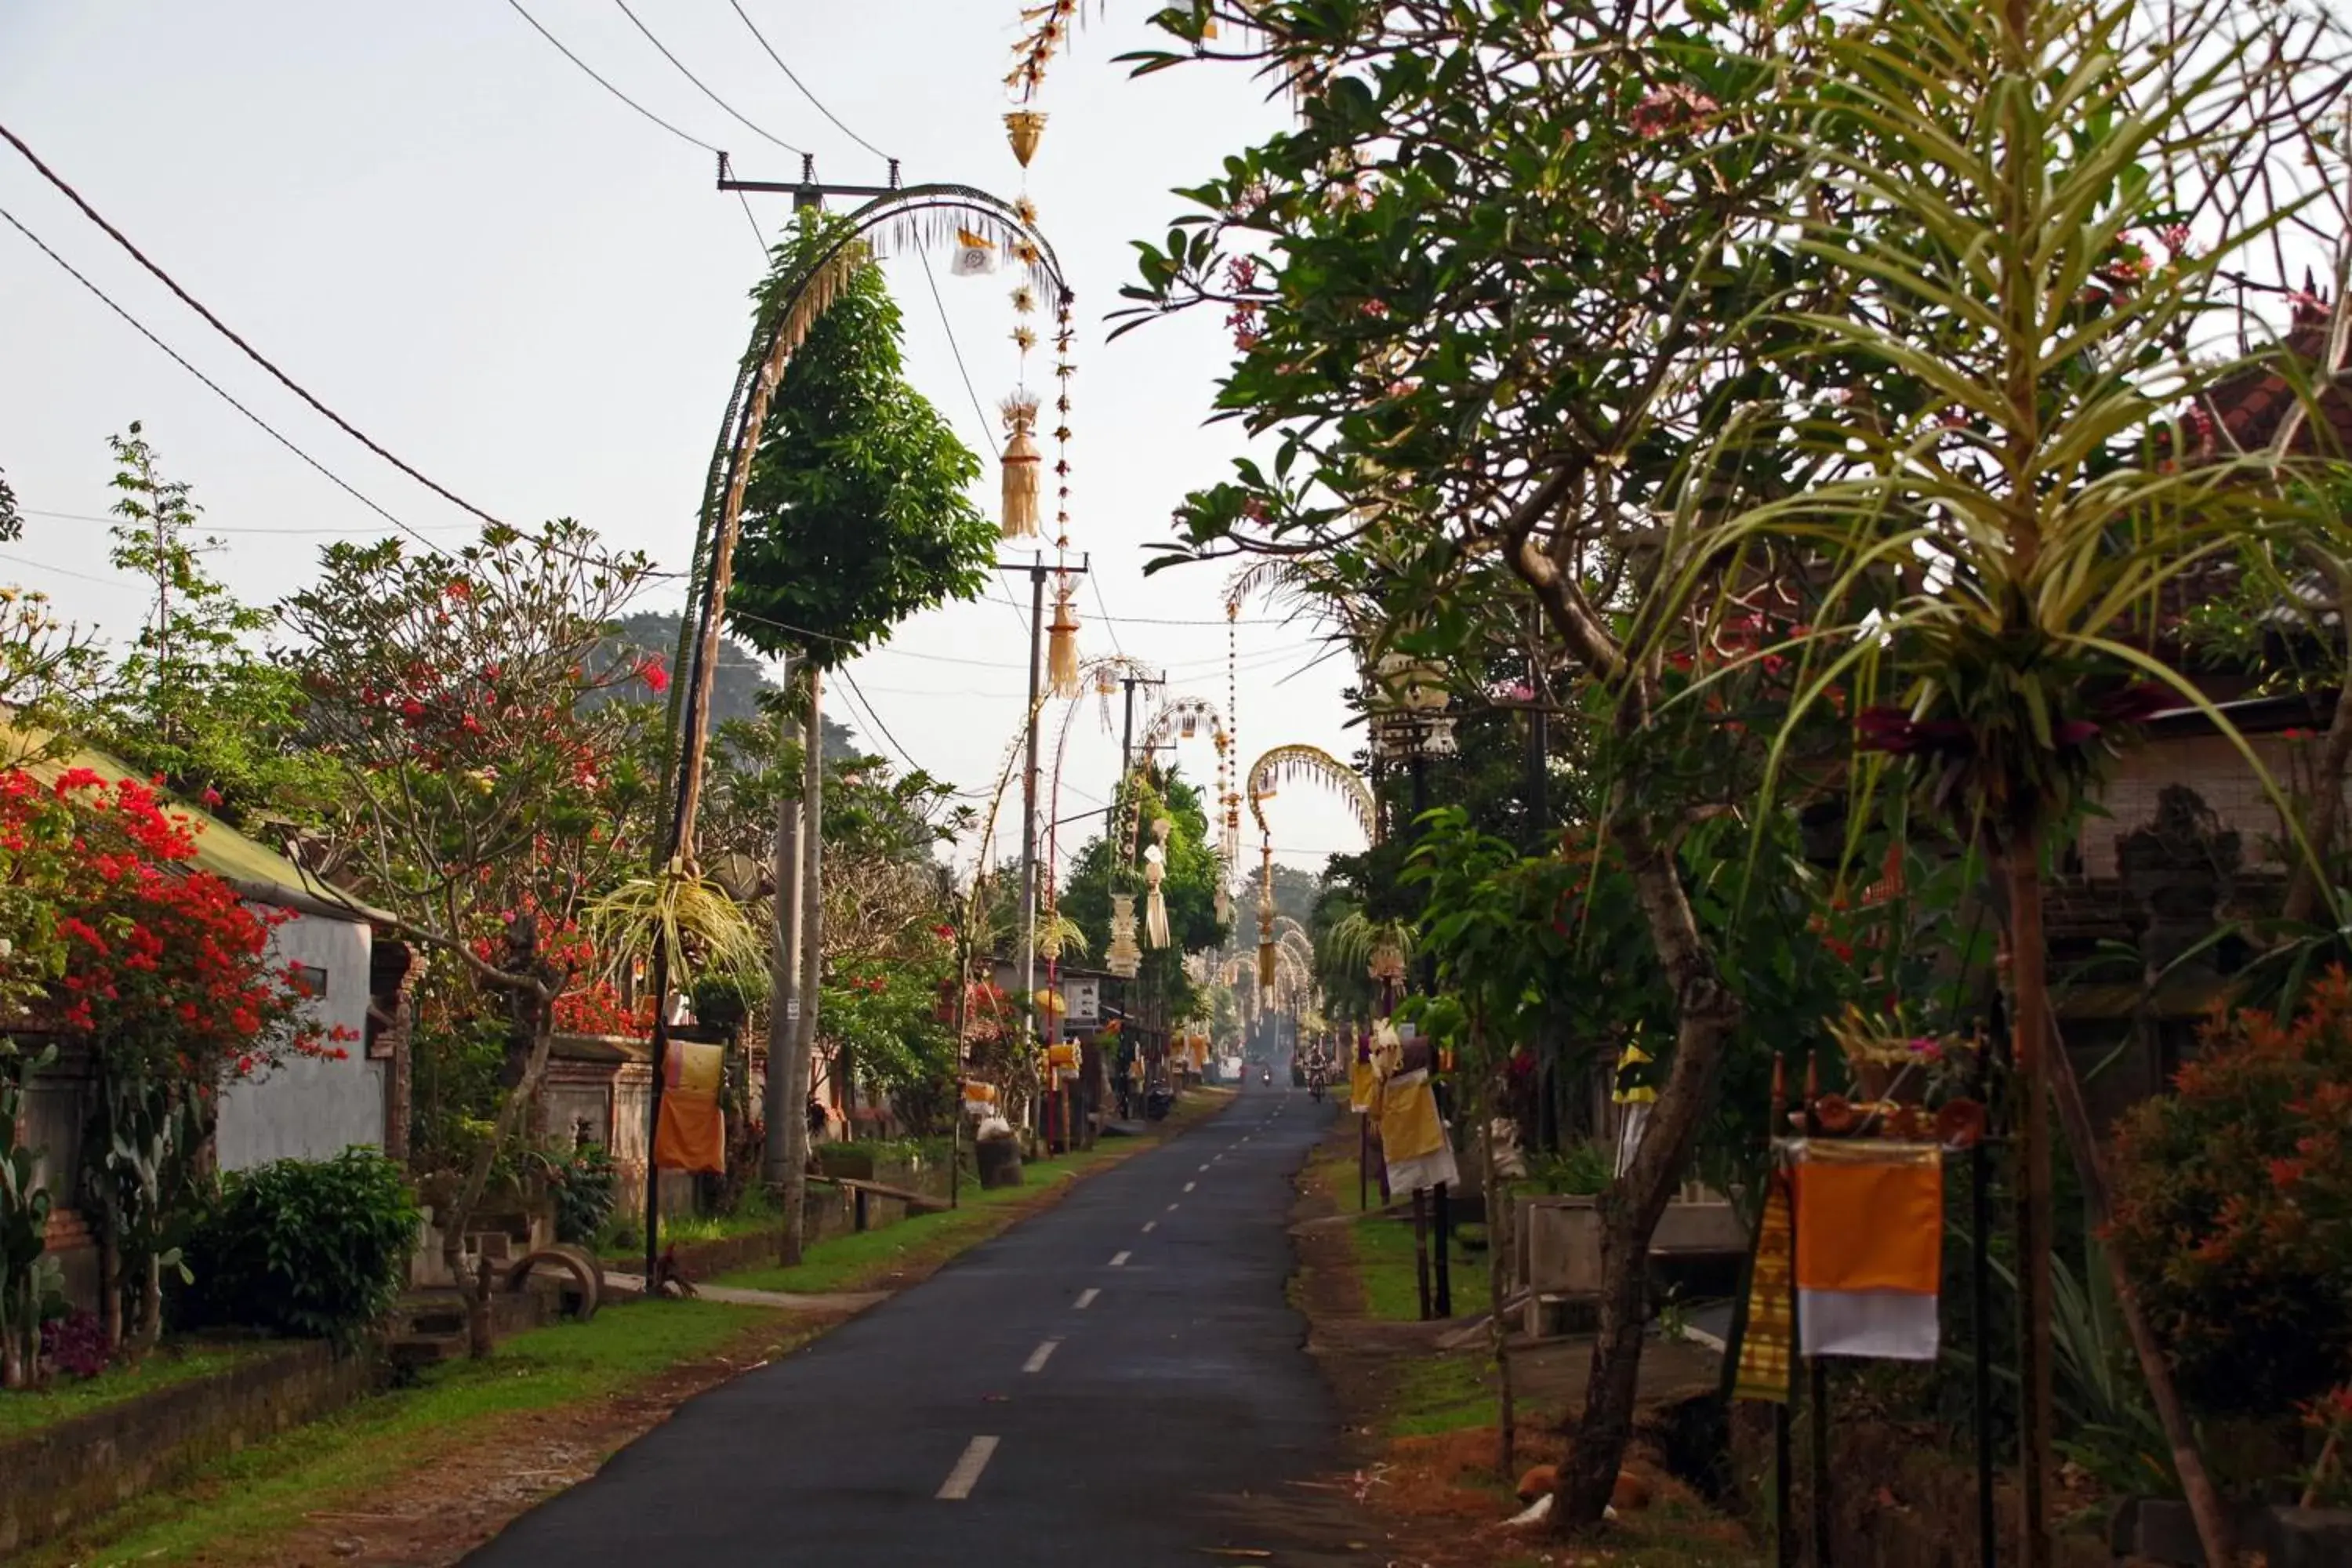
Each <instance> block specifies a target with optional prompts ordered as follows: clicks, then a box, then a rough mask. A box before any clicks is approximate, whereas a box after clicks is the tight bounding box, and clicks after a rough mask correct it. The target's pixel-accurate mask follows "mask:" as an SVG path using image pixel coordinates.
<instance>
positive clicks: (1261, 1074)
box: [1257, 1066, 1274, 1083]
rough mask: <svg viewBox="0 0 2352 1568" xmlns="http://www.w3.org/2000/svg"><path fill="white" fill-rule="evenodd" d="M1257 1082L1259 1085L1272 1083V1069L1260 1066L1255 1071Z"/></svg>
mask: <svg viewBox="0 0 2352 1568" xmlns="http://www.w3.org/2000/svg"><path fill="white" fill-rule="evenodd" d="M1257 1080H1258V1082H1260V1083H1272V1082H1273V1081H1274V1068H1271V1067H1265V1066H1261V1067H1260V1068H1258V1069H1257Z"/></svg>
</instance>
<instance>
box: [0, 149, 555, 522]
mask: <svg viewBox="0 0 2352 1568" xmlns="http://www.w3.org/2000/svg"><path fill="white" fill-rule="evenodd" d="M0 138H5V140H6V141H7V142H8V144H9V145H10V146H12V147H14V148H16V151H17V152H19V153H23V154H24V156H25V160H26V162H27V163H31V164H32V165H33V167H34V168H35V169H37V170H38V171H39V172H40V174H41V177H42V178H43V179H45V180H47V181H48V182H49V184H52V185H55V186H56V187H57V188H58V190H59V191H61V192H63V193H64V194H65V197H66V199H67V200H68V201H70V202H71V203H73V205H76V206H78V207H79V208H80V209H81V212H82V216H84V217H87V218H88V219H89V221H90V222H92V223H94V224H96V225H98V226H99V227H100V228H102V229H104V230H105V231H106V234H107V237H109V238H110V239H112V240H113V241H114V243H115V244H117V245H119V246H121V247H122V248H123V249H124V250H126V251H128V252H129V253H130V255H131V259H132V260H134V261H136V262H138V263H139V265H140V266H142V267H143V268H146V269H147V270H148V271H149V272H150V273H152V274H153V275H154V277H155V279H156V280H157V281H158V282H160V283H162V284H163V287H164V288H166V289H170V290H171V291H172V292H173V294H175V295H177V296H178V297H179V300H180V302H181V303H182V304H184V305H185V306H187V307H188V309H190V310H194V312H195V313H196V314H197V315H199V316H202V317H203V318H204V319H205V323H206V324H207V325H209V326H210V327H211V328H212V329H213V330H214V331H216V332H218V333H220V335H221V336H223V337H225V338H226V339H227V340H228V341H229V342H232V343H235V344H236V346H237V347H238V348H239V349H241V350H243V351H244V353H245V356H246V358H247V359H249V360H251V361H252V362H253V363H256V364H257V365H259V366H260V367H261V368H262V369H264V370H266V371H268V373H269V374H271V375H272V376H273V377H275V378H276V379H277V381H278V384H279V385H281V386H283V387H285V388H286V390H288V391H289V392H291V393H292V394H293V395H295V396H297V397H299V398H300V399H301V400H302V401H303V402H305V403H307V404H309V405H310V406H311V407H312V408H313V409H316V410H317V411H318V412H319V413H320V414H322V415H324V416H326V417H327V419H328V421H329V422H330V423H331V424H332V425H333V426H335V427H336V428H337V429H339V430H341V431H342V433H343V434H344V435H346V436H349V437H351V438H352V440H354V441H357V442H358V443H359V444H360V445H361V446H362V447H366V448H367V449H368V450H369V451H371V452H373V453H374V454H375V455H376V456H377V457H379V458H383V460H384V461H385V462H387V463H390V464H391V465H392V466H393V467H394V468H398V469H399V470H400V471H401V472H402V473H404V474H406V475H407V476H408V477H409V478H410V479H415V481H416V482H417V483H418V484H420V485H423V486H424V487H425V489H429V490H431V491H432V492H433V493H434V494H435V495H437V496H439V497H440V498H441V499H442V500H446V501H447V502H448V503H449V504H450V505H452V506H454V507H456V508H457V509H458V510H460V511H467V512H471V513H472V514H473V515H474V516H476V517H478V518H480V519H481V520H482V521H484V522H487V523H490V524H493V525H495V526H498V527H501V528H503V527H507V526H509V524H506V523H503V522H501V521H499V519H498V518H496V517H493V516H491V515H490V514H489V513H488V512H487V511H484V510H482V509H481V508H480V507H478V506H476V505H475V504H474V503H473V502H471V501H469V500H466V498H465V497H463V496H461V495H459V494H457V492H456V491H455V490H452V489H449V488H448V487H446V486H445V485H442V484H439V483H436V481H435V480H433V479H428V478H427V477H426V476H425V474H423V473H421V472H419V471H418V470H417V469H416V468H412V467H410V466H409V465H408V464H407V463H404V462H403V461H401V459H400V458H397V457H395V456H394V455H393V453H392V452H391V451H390V450H389V449H387V448H386V447H383V445H382V444H381V443H379V442H377V441H376V440H375V439H374V438H373V437H370V436H369V435H368V434H367V433H366V432H365V431H363V430H362V429H361V428H360V427H359V426H356V425H354V424H352V422H351V421H350V420H348V419H346V418H344V417H343V416H341V415H340V414H338V413H336V412H335V411H334V410H333V409H331V408H330V407H328V406H327V405H325V404H324V403H322V402H320V400H319V399H318V398H317V397H316V396H314V395H312V394H311V393H310V389H309V388H307V387H305V386H304V385H302V384H301V383H299V382H298V381H296V380H295V379H294V378H293V377H292V376H290V375H288V374H286V373H285V372H284V371H282V370H280V369H278V366H277V365H276V364H274V363H271V362H270V361H269V359H268V357H267V356H265V355H264V354H263V353H261V351H260V350H258V349H257V348H255V347H254V346H253V345H252V344H251V343H249V342H246V341H245V340H244V339H243V338H241V337H239V336H238V335H237V334H236V332H235V331H231V330H230V328H229V326H228V324H227V323H226V321H222V320H221V319H220V318H219V317H218V316H215V315H214V314H213V313H212V311H211V310H208V309H206V308H205V304H204V302H203V301H202V300H198V299H197V298H196V297H195V296H194V295H193V294H191V293H189V292H188V291H187V290H186V289H183V288H181V287H180V285H179V284H178V283H177V282H176V281H175V280H173V277H172V275H171V274H170V273H168V272H166V271H164V270H163V268H161V267H158V266H156V265H155V263H153V262H152V261H150V260H149V259H148V258H147V256H146V253H145V252H144V251H142V250H141V249H140V248H139V247H137V246H135V245H133V244H131V241H130V240H129V239H128V238H127V237H125V236H124V235H123V232H122V231H121V229H119V228H117V227H115V226H113V225H112V224H110V223H109V222H107V221H106V219H105V217H103V216H101V215H100V213H99V210H98V209H97V208H96V207H94V206H92V205H89V203H88V202H87V201H85V200H83V199H82V195H81V193H80V192H79V191H77V190H75V189H74V188H73V187H72V186H71V185H69V184H66V182H65V180H64V178H63V177H62V176H61V175H59V174H58V172H57V171H56V170H54V169H52V168H50V167H49V166H48V165H47V163H42V162H41V160H40V158H39V156H38V155H37V154H36V153H34V151H33V150H32V149H31V148H30V147H28V146H26V144H25V142H24V141H23V139H22V138H20V137H18V136H17V134H16V132H13V131H11V130H9V129H8V128H7V127H6V126H5V125H0ZM8 221H9V222H11V223H12V224H14V223H16V219H14V218H13V217H12V218H10V219H9V220H8ZM16 228H17V230H18V231H19V232H20V233H22V234H24V235H25V237H26V238H28V239H31V238H32V237H33V236H32V231H31V230H30V229H27V228H26V227H25V226H24V225H22V224H16ZM33 243H34V244H36V245H40V243H41V242H40V241H39V240H37V239H34V240H33ZM41 248H42V249H43V250H45V251H48V247H47V246H46V245H42V246H41ZM49 255H50V257H51V258H52V259H58V258H57V253H56V252H55V251H49ZM58 265H60V266H64V265H65V264H64V262H63V261H62V260H58ZM66 269H67V270H68V271H69V272H70V271H72V270H73V269H72V268H69V267H68V268H66ZM74 276H75V277H76V278H81V274H79V272H76V273H74ZM82 282H83V283H84V284H85V285H86V286H87V287H89V289H90V291H91V292H92V293H98V287H97V285H95V284H92V283H90V282H89V279H82ZM99 298H100V299H101V300H103V299H106V296H105V295H104V294H102V293H100V294H99ZM107 303H108V304H110V305H112V304H113V301H112V300H107ZM114 308H115V310H116V311H117V313H118V314H121V316H122V317H123V319H124V320H126V321H129V320H131V316H130V312H128V311H126V310H122V308H121V306H119V305H118V306H115V307H114ZM132 324H133V325H134V326H135V325H137V323H136V322H135V321H133V322H132ZM140 331H142V332H144V331H146V329H145V328H144V327H141V328H140ZM148 336H149V337H150V338H151V339H152V338H153V337H154V335H153V334H152V333H148ZM154 341H155V342H157V343H158V345H159V346H160V345H161V342H162V340H160V339H155V340H154ZM165 352H167V353H169V352H170V351H168V350H166V351H165ZM172 357H173V358H174V359H179V357H180V356H179V355H177V354H173V355H172ZM181 363H183V364H186V363H187V362H186V361H184V360H182V361H181ZM190 368H191V369H192V370H193V369H194V367H193V366H191V367H190ZM205 384H206V385H208V386H211V385H212V383H211V382H210V381H209V380H207V381H206V382H205ZM213 389H214V390H215V392H217V391H219V390H220V389H219V388H218V387H217V386H215V387H214V388H213ZM222 395H223V396H225V397H226V396H227V394H226V393H223V394H222ZM231 401H232V402H234V401H235V400H234V399H231ZM238 406H239V407H240V409H242V407H243V405H238ZM247 417H248V418H252V419H253V420H254V423H256V424H257V425H258V424H260V423H261V421H260V420H259V419H258V418H257V417H256V416H253V415H252V414H251V413H250V411H247ZM262 428H264V429H268V426H266V425H264V426H262ZM270 433H271V434H272V435H276V434H277V432H275V431H271V432H270ZM278 439H279V440H280V441H285V437H282V436H280V437H278ZM286 444H287V445H288V446H289V447H292V446H293V443H291V442H287V443H286ZM294 449H295V450H296V451H297V452H298V453H299V451H300V448H299V447H295V448H294ZM305 460H306V461H310V463H311V467H313V468H319V471H320V472H321V473H327V470H326V469H325V468H322V467H320V465H319V464H318V463H317V462H316V461H315V460H311V459H309V458H307V457H306V458H305ZM328 477H329V478H330V479H333V478H334V476H333V475H332V474H328ZM335 482H336V483H337V484H339V485H342V488H343V489H347V490H351V487H350V486H349V485H343V482H342V481H341V479H336V480H335ZM352 494H353V495H354V496H358V495H359V492H358V491H357V490H352ZM359 499H361V500H366V499H367V498H365V497H364V496H360V498H359ZM367 504H368V506H369V507H370V508H371V509H373V510H375V511H378V512H381V513H383V515H384V516H385V517H387V518H389V517H390V516H391V515H392V514H391V513H389V512H384V511H383V508H382V507H379V506H376V505H375V503H374V502H373V501H368V502H367ZM395 521H396V520H395ZM399 526H400V527H401V528H402V529H403V530H406V528H407V524H405V523H401V524H399Z"/></svg>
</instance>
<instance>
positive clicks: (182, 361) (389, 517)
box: [0, 127, 472, 571]
mask: <svg viewBox="0 0 2352 1568" xmlns="http://www.w3.org/2000/svg"><path fill="white" fill-rule="evenodd" d="M6 133H7V132H6V128H5V127H0V135H5V134H6ZM8 139H9V140H10V141H12V142H15V141H16V138H15V137H13V136H10V137H9V138H8ZM16 144H17V146H18V148H19V149H20V150H21V149H22V148H23V146H24V143H22V142H17V143H16ZM31 156H32V154H31V153H26V157H31ZM35 162H36V163H38V160H37V159H36V160H35ZM45 172H46V171H45ZM84 210H85V211H87V210H88V209H87V208H85V209H84ZM93 216H95V215H93ZM0 218H5V219H7V220H8V226H10V227H11V228H13V229H15V230H16V232H17V233H18V234H21V235H23V236H24V237H26V239H29V240H31V241H32V242H33V244H34V245H35V246H36V247H38V248H39V250H40V252H41V254H42V255H44V256H46V257H47V258H49V259H50V260H51V261H54V262H56V263H57V264H58V266H59V267H61V268H64V269H65V271H66V274H67V276H68V277H70V278H71V279H73V280H74V281H75V282H77V283H79V284H80V285H81V286H82V287H83V288H85V289H89V291H90V292H91V293H92V294H95V295H96V296H98V299H99V300H100V303H102V304H104V305H105V306H106V308H107V309H108V310H111V311H113V312H114V313H115V314H116V315H118V316H120V317H121V318H122V319H123V320H124V321H128V322H130V323H131V330H132V331H136V332H137V333H138V334H139V335H140V336H141V337H142V338H145V339H146V340H147V341H148V342H151V343H152V344H154V345H155V346H156V347H157V348H159V349H161V350H163V352H164V353H167V354H169V355H170V356H171V357H172V359H173V363H177V364H178V365H179V367H180V368H181V369H182V370H184V371H186V372H187V373H188V374H190V375H193V376H194V377H195V378H196V379H197V380H198V381H200V382H202V383H204V384H205V386H206V387H208V388H210V389H211V391H212V393H213V395H215V396H216V397H218V398H219V399H220V400H221V401H222V402H224V403H226V404H227V405H229V406H230V407H231V408H234V409H236V411H237V412H238V413H239V414H242V415H244V416H246V417H247V419H250V420H252V421H253V423H254V424H255V425H256V426H258V427H259V428H260V429H261V431H262V433H263V434H265V435H267V436H268V437H269V438H270V439H271V440H273V441H275V442H277V443H278V445H279V446H281V447H285V448H286V449H287V450H288V451H289V452H291V453H293V454H294V455H295V456H296V457H298V458H301V459H302V460H303V461H304V462H305V463H308V464H309V465H310V467H311V468H315V469H317V470H318V471H319V472H320V473H321V474H323V475H325V476H326V478H327V479H328V481H329V482H330V483H331V484H332V485H334V486H335V488H336V489H340V490H341V491H342V492H343V493H344V494H345V495H348V496H350V497H351V498H352V500H355V501H358V502H359V503H360V504H361V505H362V506H363V507H365V508H367V509H368V510H370V511H372V512H373V513H375V514H376V515H377V516H378V517H380V518H382V519H383V520H384V521H386V522H388V523H390V524H392V526H393V527H394V528H396V529H398V530H400V531H402V532H403V533H405V534H407V535H408V536H409V537H410V538H412V539H415V541H416V542H418V543H420V544H422V545H424V546H425V547H426V548H427V549H429V550H435V551H439V550H440V549H441V547H440V546H439V545H437V544H436V543H434V542H433V541H432V540H430V539H427V538H426V537H425V534H424V532H423V531H421V530H419V529H416V528H414V527H411V526H410V525H409V524H407V523H405V522H403V521H401V520H400V519H399V518H396V517H394V516H393V514H392V513H390V512H388V511H386V510H384V509H383V507H381V506H379V505H377V504H376V503H375V502H374V501H373V500H369V499H368V498H367V497H366V496H364V495H362V494H361V493H360V492H359V490H357V489H354V488H352V484H351V483H350V481H348V480H347V479H344V478H343V477H342V476H341V474H338V473H336V472H335V471H334V470H333V469H332V468H329V467H327V465H326V464H324V463H322V462H320V461H319V459H318V458H314V457H312V456H310V453H308V452H306V451H304V450H303V449H302V448H301V447H298V446H296V445H295V444H294V443H293V441H292V440H291V439H290V438H289V437H287V436H286V435H285V434H284V433H283V432H282V431H280V430H279V429H278V427H277V426H274V425H272V424H270V423H269V421H268V420H267V419H264V418H263V417H262V416H260V415H258V414H256V413H255V412H254V411H253V410H252V409H250V408H247V406H246V405H244V404H242V403H240V402H238V401H237V400H236V397H234V396H232V395H230V394H229V392H228V390H227V389H226V388H225V387H223V386H222V385H221V384H220V383H218V382H216V381H215V380H214V379H213V378H212V377H211V376H208V375H206V374H205V373H204V372H203V371H200V370H198V369H197V368H196V367H195V366H194V365H193V364H191V363H188V361H187V359H186V357H185V356H184V355H183V354H182V353H180V351H179V350H177V349H175V348H173V346H172V345H171V344H169V343H167V342H164V341H163V339H161V338H159V337H157V336H156V335H155V334H154V333H153V332H152V331H148V330H147V325H146V323H145V322H143V321H140V320H139V318H138V317H136V316H134V315H132V314H131V312H130V311H128V310H124V309H123V308H122V307H121V305H118V304H116V303H115V302H114V300H113V298H112V297H111V296H110V295H109V294H108V293H107V292H106V290H105V289H100V287H99V286H98V285H97V284H95V283H93V282H91V281H90V280H89V279H88V278H86V277H84V276H82V274H81V272H80V271H79V270H78V269H77V268H75V267H74V265H73V263H72V262H70V261H68V260H67V259H66V258H64V257H62V256H59V255H58V253H57V252H56V251H54V250H52V249H50V248H49V247H48V245H47V242H45V241H44V240H43V239H42V238H41V237H40V236H39V235H37V234H35V233H34V232H33V231H32V230H31V229H29V228H26V226H24V225H23V224H21V223H19V222H17V221H16V214H14V213H12V212H9V211H8V210H7V209H5V207H0ZM116 238H118V239H120V238H121V236H120V235H117V236H116ZM134 254H136V253H135V252H134ZM281 379H283V378H281ZM435 488H436V489H438V488H439V487H438V486H436V487H435ZM445 493H446V492H445ZM467 510H472V509H471V508H470V507H469V508H467ZM34 515H35V516H37V517H38V516H64V515H66V514H64V513H44V512H36V513H34ZM75 521H93V522H96V521H111V520H109V519H100V518H91V519H88V520H75ZM255 531H257V532H258V531H262V530H255ZM445 553H446V552H445ZM53 570H60V571H61V570H63V568H61V567H60V568H53Z"/></svg>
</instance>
